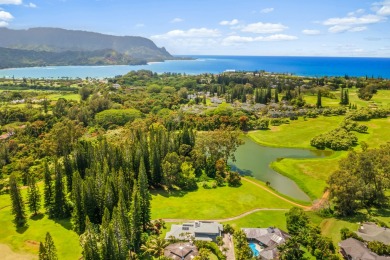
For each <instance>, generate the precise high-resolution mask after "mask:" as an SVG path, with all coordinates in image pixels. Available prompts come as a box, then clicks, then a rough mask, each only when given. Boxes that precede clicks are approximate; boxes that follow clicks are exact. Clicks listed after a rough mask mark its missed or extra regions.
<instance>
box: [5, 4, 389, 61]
mask: <svg viewBox="0 0 390 260" xmlns="http://www.w3.org/2000/svg"><path fill="white" fill-rule="evenodd" d="M0 27H7V28H10V29H28V28H32V27H59V28H64V29H73V30H85V31H93V32H99V33H105V34H112V35H132V36H143V37H147V38H149V39H151V40H153V41H154V42H155V43H156V44H157V46H159V47H165V48H166V49H167V50H168V51H169V52H170V53H171V54H174V55H201V54H204V55H259V56H337V57H349V56H351V57H355V56H358V57H390V0H382V1H370V0H223V1H222V0H138V1H134V0H88V1H87V0H0Z"/></svg>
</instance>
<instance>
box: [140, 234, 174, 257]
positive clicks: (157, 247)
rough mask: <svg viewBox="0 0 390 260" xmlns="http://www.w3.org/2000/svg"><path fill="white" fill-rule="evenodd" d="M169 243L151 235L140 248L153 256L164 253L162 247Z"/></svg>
mask: <svg viewBox="0 0 390 260" xmlns="http://www.w3.org/2000/svg"><path fill="white" fill-rule="evenodd" d="M168 245H169V242H168V241H166V240H164V239H162V238H160V237H155V236H153V237H151V238H150V239H149V240H148V241H147V242H146V244H145V245H142V246H141V250H142V251H143V252H144V253H146V254H148V255H152V256H154V257H160V256H163V255H164V249H165V248H166V247H167V246H168Z"/></svg>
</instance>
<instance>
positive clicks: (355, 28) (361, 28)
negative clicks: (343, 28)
mask: <svg viewBox="0 0 390 260" xmlns="http://www.w3.org/2000/svg"><path fill="white" fill-rule="evenodd" d="M365 30H367V26H360V27H353V28H351V29H349V30H348V31H349V32H361V31H365Z"/></svg>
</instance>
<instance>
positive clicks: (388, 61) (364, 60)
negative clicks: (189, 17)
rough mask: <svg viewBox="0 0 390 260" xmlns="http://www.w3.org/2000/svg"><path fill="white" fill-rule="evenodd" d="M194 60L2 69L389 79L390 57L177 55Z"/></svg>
mask: <svg viewBox="0 0 390 260" xmlns="http://www.w3.org/2000/svg"><path fill="white" fill-rule="evenodd" d="M176 57H190V58H193V59H192V60H168V61H164V62H151V63H148V64H147V65H101V66H48V67H27V68H10V69H2V70H0V77H6V78H12V77H15V78H67V77H68V78H87V77H90V78H112V77H115V76H117V75H124V74H126V73H128V72H130V71H134V70H151V71H153V72H156V73H168V72H171V73H182V74H191V75H196V74H203V73H213V74H218V73H222V72H225V71H267V72H273V73H285V74H292V75H297V76H310V77H322V76H346V75H347V76H353V77H374V78H378V77H379V78H387V79H389V78H390V58H380V57H379V58H374V57H308V56H228V55H176Z"/></svg>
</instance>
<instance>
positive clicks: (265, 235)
mask: <svg viewBox="0 0 390 260" xmlns="http://www.w3.org/2000/svg"><path fill="white" fill-rule="evenodd" d="M242 231H244V232H245V234H246V237H247V238H248V239H254V240H257V241H258V242H260V243H262V244H263V245H265V246H267V247H272V246H277V245H280V244H282V243H284V242H285V241H286V240H287V239H288V238H290V235H289V234H287V233H286V232H284V231H282V230H280V229H279V228H272V227H269V228H242Z"/></svg>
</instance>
